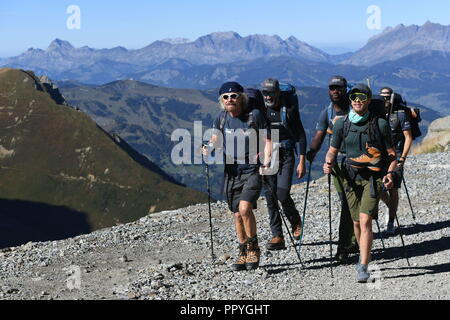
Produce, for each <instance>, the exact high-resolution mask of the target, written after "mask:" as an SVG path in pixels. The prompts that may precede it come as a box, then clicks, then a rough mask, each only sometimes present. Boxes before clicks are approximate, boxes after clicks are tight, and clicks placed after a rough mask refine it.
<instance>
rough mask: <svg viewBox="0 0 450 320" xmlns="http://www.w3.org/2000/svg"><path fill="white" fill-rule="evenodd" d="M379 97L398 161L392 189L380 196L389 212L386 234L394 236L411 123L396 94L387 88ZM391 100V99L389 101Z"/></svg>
mask: <svg viewBox="0 0 450 320" xmlns="http://www.w3.org/2000/svg"><path fill="white" fill-rule="evenodd" d="M380 96H382V97H383V98H384V101H385V109H386V115H387V119H388V120H389V125H390V128H391V135H392V142H393V143H394V146H395V150H396V152H397V155H398V156H400V157H399V158H398V159H397V160H398V167H399V168H398V169H399V170H397V171H396V175H395V179H394V187H393V188H392V189H390V190H387V191H386V192H383V194H382V195H381V200H383V202H384V203H386V205H387V207H388V211H389V215H388V216H387V220H386V222H387V228H386V233H387V234H394V233H395V227H394V221H395V216H396V214H397V209H398V203H399V192H398V189H399V188H400V186H401V182H402V177H403V166H404V163H405V161H406V157H407V156H408V153H409V150H410V148H411V145H412V142H413V135H412V132H411V122H410V117H409V115H408V113H406V112H405V110H404V109H401V108H399V107H400V105H401V104H403V103H404V102H403V99H402V97H401V96H400V95H399V94H398V93H394V92H393V90H392V89H391V88H389V87H384V88H381V90H380ZM391 98H392V99H391Z"/></svg>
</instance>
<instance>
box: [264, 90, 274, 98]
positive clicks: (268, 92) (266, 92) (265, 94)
mask: <svg viewBox="0 0 450 320" xmlns="http://www.w3.org/2000/svg"><path fill="white" fill-rule="evenodd" d="M262 94H263V96H266V97H275V96H276V95H277V93H276V92H275V91H267V90H263V91H262Z"/></svg>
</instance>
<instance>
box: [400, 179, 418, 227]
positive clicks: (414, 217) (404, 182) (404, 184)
mask: <svg viewBox="0 0 450 320" xmlns="http://www.w3.org/2000/svg"><path fill="white" fill-rule="evenodd" d="M402 180H403V186H404V187H405V191H406V197H407V198H408V202H409V207H410V208H411V213H412V216H413V219H414V223H415V224H417V221H416V216H415V215H414V210H413V207H412V204H411V199H410V198H409V193H408V188H407V187H406V181H405V176H404V175H403V172H402Z"/></svg>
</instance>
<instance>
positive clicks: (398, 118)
mask: <svg viewBox="0 0 450 320" xmlns="http://www.w3.org/2000/svg"><path fill="white" fill-rule="evenodd" d="M389 125H390V127H391V133H392V140H393V142H394V145H395V149H396V151H397V154H399V155H401V154H402V152H403V146H404V144H405V136H404V134H403V131H407V130H411V122H410V118H409V116H408V114H407V113H406V112H405V110H397V111H394V112H393V113H392V114H391V116H390V119H389Z"/></svg>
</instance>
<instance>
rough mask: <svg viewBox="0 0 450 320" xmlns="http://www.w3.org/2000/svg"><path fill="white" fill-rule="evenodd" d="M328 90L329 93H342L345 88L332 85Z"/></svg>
mask: <svg viewBox="0 0 450 320" xmlns="http://www.w3.org/2000/svg"><path fill="white" fill-rule="evenodd" d="M328 89H329V90H330V91H335V90H338V91H344V90H345V87H342V86H337V85H333V86H329V87H328Z"/></svg>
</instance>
